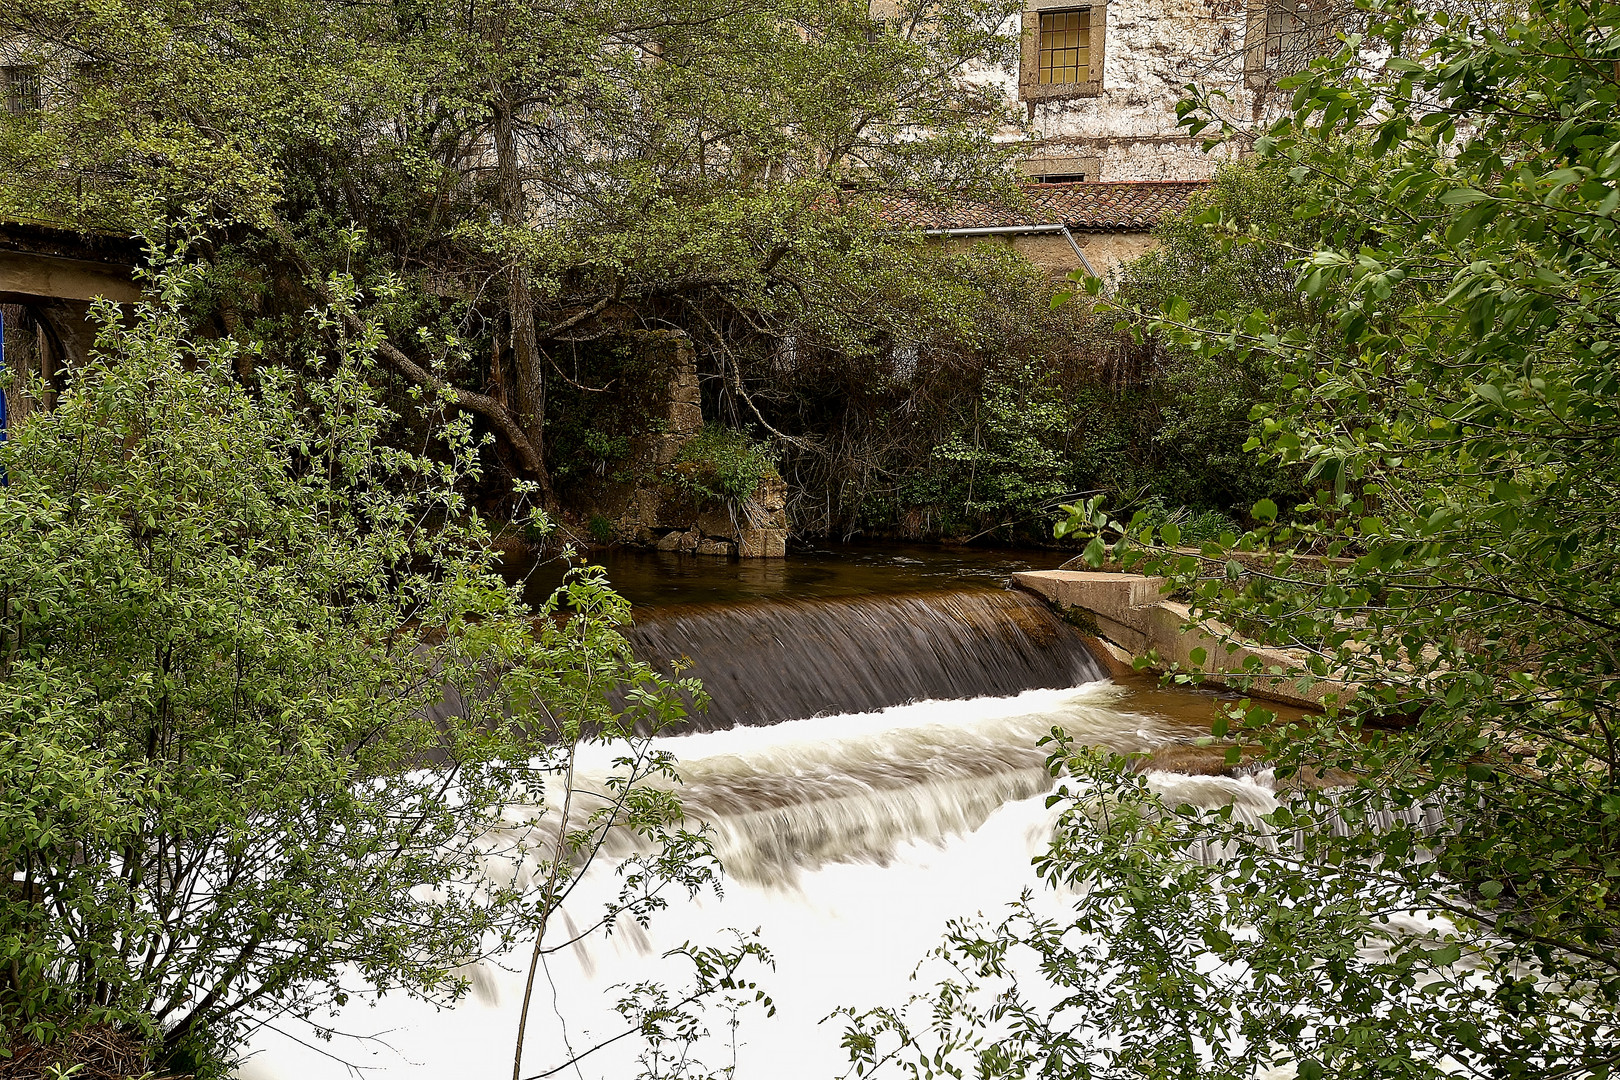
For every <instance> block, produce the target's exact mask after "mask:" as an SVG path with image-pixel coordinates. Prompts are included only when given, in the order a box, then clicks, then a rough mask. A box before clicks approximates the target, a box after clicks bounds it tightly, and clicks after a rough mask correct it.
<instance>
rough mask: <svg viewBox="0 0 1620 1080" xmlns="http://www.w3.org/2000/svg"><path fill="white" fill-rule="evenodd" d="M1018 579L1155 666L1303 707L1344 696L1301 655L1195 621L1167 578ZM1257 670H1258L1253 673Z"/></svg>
mask: <svg viewBox="0 0 1620 1080" xmlns="http://www.w3.org/2000/svg"><path fill="white" fill-rule="evenodd" d="M1013 584H1015V585H1017V586H1018V587H1020V588H1023V589H1028V590H1029V591H1031V592H1034V593H1036V594H1038V595H1040V596H1043V597H1045V598H1046V599H1047V600H1048V601H1049V602H1051V603H1052V604H1053V605H1054V606H1056V607H1057V608H1059V609H1060V610H1062V611H1065V612H1066V613H1069V614H1070V615H1071V617H1078V621H1080V622H1081V623H1082V624H1083V625H1085V626H1086V628H1087V629H1094V630H1095V632H1096V634H1097V636H1098V637H1100V638H1102V639H1103V640H1104V641H1105V642H1108V643H1109V644H1111V645H1113V646H1115V647H1116V648H1118V649H1120V650H1122V652H1123V653H1124V654H1128V655H1129V656H1130V657H1133V658H1135V657H1147V658H1148V659H1149V661H1150V663H1151V665H1152V666H1154V667H1158V668H1161V669H1168V668H1172V667H1173V668H1176V669H1179V670H1182V671H1188V672H1202V673H1203V675H1204V680H1205V681H1206V682H1210V683H1216V684H1219V685H1227V686H1233V687H1234V688H1236V689H1241V690H1242V691H1243V692H1245V693H1247V694H1250V695H1252V696H1254V697H1258V698H1265V699H1267V700H1270V701H1279V702H1283V703H1285V704H1288V705H1297V706H1300V707H1302V708H1307V709H1310V708H1321V707H1322V705H1323V704H1325V703H1327V702H1329V701H1331V700H1332V699H1333V698H1335V697H1337V698H1340V699H1342V698H1344V697H1345V696H1347V695H1346V691H1347V690H1348V689H1349V686H1348V684H1346V683H1345V682H1343V681H1340V680H1335V679H1320V678H1314V677H1311V676H1309V675H1308V673H1307V670H1306V667H1305V657H1304V655H1303V654H1301V653H1296V652H1291V651H1287V650H1282V649H1268V648H1263V647H1261V646H1259V645H1254V644H1251V643H1247V642H1244V641H1243V640H1242V639H1240V638H1239V637H1238V635H1237V634H1235V633H1234V632H1233V631H1232V630H1231V629H1230V628H1229V627H1225V626H1223V625H1221V624H1219V623H1216V622H1213V621H1210V620H1202V621H1200V620H1195V619H1193V617H1192V613H1191V611H1190V610H1189V609H1188V607H1187V605H1186V604H1180V603H1177V602H1175V601H1173V600H1170V599H1168V598H1166V597H1165V595H1164V587H1165V579H1164V578H1162V577H1148V576H1146V575H1143V574H1119V573H1112V572H1108V571H1097V570H1031V571H1025V572H1023V573H1018V574H1014V575H1013ZM1257 672H1258V674H1256V673H1257Z"/></svg>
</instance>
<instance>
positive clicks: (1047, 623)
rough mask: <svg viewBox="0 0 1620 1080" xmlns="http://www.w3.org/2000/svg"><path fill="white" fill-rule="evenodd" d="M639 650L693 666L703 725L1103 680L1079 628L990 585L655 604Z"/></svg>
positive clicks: (644, 621) (643, 621)
mask: <svg viewBox="0 0 1620 1080" xmlns="http://www.w3.org/2000/svg"><path fill="white" fill-rule="evenodd" d="M628 636H629V638H630V642H631V645H632V647H633V648H634V649H635V651H636V655H637V656H639V657H641V658H642V659H644V660H649V661H652V662H655V663H659V664H660V665H661V666H664V667H665V668H666V670H667V667H668V664H669V662H670V661H672V660H675V659H678V658H685V659H686V660H689V661H690V662H691V668H690V670H689V671H688V674H691V675H695V676H696V677H698V678H699V679H701V680H702V681H703V687H704V689H705V690H706V691H707V692H708V694H709V696H710V698H711V699H712V703H711V705H710V706H709V709H708V712H707V713H706V714H704V715H702V716H700V717H698V718H697V719H696V720H695V721H694V723H693V726H694V727H696V728H698V729H700V730H713V729H717V728H726V727H732V726H734V725H739V724H748V725H753V724H770V723H776V722H779V721H782V720H797V719H802V718H804V717H808V716H815V715H817V714H818V713H846V712H847V713H855V712H870V711H872V710H874V709H881V708H885V707H887V706H891V705H901V704H904V703H906V702H908V701H925V700H948V699H962V698H973V697H988V696H1005V695H1009V694H1016V693H1018V692H1020V691H1023V690H1035V689H1055V688H1058V687H1065V686H1076V685H1079V684H1081V683H1085V682H1090V681H1093V680H1095V679H1100V678H1102V677H1103V671H1102V668H1101V667H1100V665H1099V664H1098V662H1097V660H1096V658H1095V657H1094V656H1092V654H1091V652H1090V651H1089V650H1088V649H1087V647H1086V643H1085V640H1084V638H1083V637H1082V636H1081V635H1080V633H1079V631H1077V630H1076V629H1075V628H1073V627H1071V626H1069V625H1068V624H1067V623H1065V622H1063V620H1061V619H1059V618H1058V617H1057V616H1056V615H1054V614H1053V613H1052V611H1051V610H1050V609H1049V608H1048V607H1047V606H1046V605H1045V604H1044V603H1042V602H1041V601H1040V600H1037V599H1036V598H1034V597H1033V596H1030V595H1029V594H1027V593H1023V592H1017V591H1010V590H993V589H984V588H972V589H951V590H937V591H931V592H916V593H909V594H901V595H893V596H842V597H828V598H821V599H814V600H808V599H779V600H764V601H756V602H753V603H747V604H694V605H686V606H679V607H661V608H654V609H652V610H651V611H650V612H649V613H648V614H646V615H644V616H639V617H638V620H637V624H636V626H635V627H634V628H633V629H632V630H631V631H630V632H629V635H628Z"/></svg>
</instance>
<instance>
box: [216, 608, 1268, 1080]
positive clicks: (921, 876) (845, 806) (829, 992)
mask: <svg viewBox="0 0 1620 1080" xmlns="http://www.w3.org/2000/svg"><path fill="white" fill-rule="evenodd" d="M932 610H935V611H937V610H939V609H938V608H937V607H933V608H932ZM1065 629H1067V628H1065ZM1054 727H1062V728H1063V729H1065V730H1066V731H1067V732H1068V733H1069V734H1070V735H1071V736H1073V737H1075V738H1076V739H1077V740H1078V741H1082V742H1086V743H1090V744H1092V745H1099V746H1106V747H1109V748H1111V749H1113V750H1116V751H1119V752H1122V753H1142V754H1145V755H1148V756H1146V757H1144V758H1143V759H1142V767H1143V768H1144V769H1145V770H1147V772H1148V776H1149V778H1150V782H1152V783H1154V786H1155V787H1163V788H1164V789H1165V790H1166V792H1167V794H1171V795H1173V797H1175V798H1179V799H1191V800H1194V801H1201V800H1203V799H1205V798H1207V799H1208V800H1209V801H1210V802H1211V804H1212V805H1213V804H1214V803H1215V802H1218V801H1219V800H1222V799H1226V798H1229V797H1230V791H1229V790H1228V789H1230V788H1231V786H1232V785H1233V784H1234V783H1236V784H1240V785H1242V787H1243V789H1244V790H1246V791H1252V792H1253V793H1254V795H1255V796H1257V797H1258V798H1260V799H1261V800H1264V799H1265V798H1267V797H1269V792H1268V791H1265V790H1262V789H1264V788H1265V785H1266V779H1265V778H1264V777H1243V778H1233V777H1229V776H1222V775H1213V774H1214V773H1216V772H1217V771H1218V770H1219V768H1220V766H1219V764H1218V758H1219V757H1220V752H1219V751H1218V750H1217V751H1213V752H1211V753H1208V754H1205V755H1204V756H1203V758H1199V754H1198V750H1199V748H1198V747H1196V746H1195V740H1196V737H1197V736H1198V735H1200V734H1201V733H1202V732H1201V731H1200V730H1199V729H1198V728H1196V727H1194V726H1191V725H1187V724H1184V723H1179V722H1176V721H1172V720H1169V719H1167V718H1165V717H1164V716H1162V715H1158V714H1155V713H1152V712H1148V711H1138V710H1137V709H1135V708H1133V707H1132V694H1131V692H1130V691H1129V690H1127V689H1125V688H1122V687H1120V686H1117V685H1115V684H1113V683H1109V682H1106V681H1098V680H1093V681H1090V682H1086V683H1084V684H1082V685H1079V686H1069V687H1064V688H1060V689H1034V690H1027V691H1024V692H1023V693H1019V694H1016V695H1011V696H1006V695H1002V696H981V697H972V698H966V699H962V700H951V701H932V700H930V701H921V702H915V703H911V704H906V705H899V706H891V707H889V708H886V709H881V710H873V711H866V712H852V713H844V714H840V715H833V716H820V717H815V718H812V719H804V720H796V721H790V722H785V723H780V724H775V725H770V726H754V727H737V728H732V729H729V730H714V731H706V732H696V733H692V734H688V735H683V736H672V737H668V738H663V739H660V740H658V743H659V745H660V746H661V747H662V748H664V749H668V750H670V751H671V752H673V753H674V754H675V755H676V757H677V759H678V760H679V763H680V764H679V771H680V774H681V777H682V780H683V783H682V786H681V797H682V801H683V804H684V806H685V808H686V812H687V813H688V815H689V816H690V817H691V818H693V819H694V820H695V821H700V822H702V823H704V824H706V825H708V826H709V827H710V829H711V830H712V831H713V834H714V836H715V841H716V848H717V851H718V853H719V855H720V857H721V860H722V862H723V863H724V865H725V866H726V867H727V871H728V880H727V882H726V887H725V891H724V895H723V897H716V896H713V895H707V896H703V897H700V898H699V899H698V900H697V901H695V902H687V901H686V899H685V897H684V895H683V896H681V897H680V898H679V899H677V900H675V902H674V903H673V904H672V906H671V908H670V909H669V910H667V911H664V912H661V913H659V914H658V915H657V916H655V917H654V919H653V920H652V923H651V925H650V927H648V928H647V929H646V930H642V929H641V928H640V927H637V926H635V925H634V924H633V923H632V924H629V925H626V926H624V927H621V928H620V929H619V930H618V932H616V933H615V934H614V935H613V936H612V937H610V938H606V939H603V938H596V939H594V940H592V941H590V942H589V943H588V944H583V945H580V946H578V947H574V948H570V949H568V950H567V951H564V952H562V953H559V954H556V955H554V956H552V957H551V958H550V960H549V961H548V963H547V965H546V966H545V969H544V971H543V972H542V977H541V983H542V990H541V993H540V995H539V999H540V1000H541V1001H542V1002H543V1007H542V1008H540V1009H539V1010H538V1011H537V1012H536V1013H531V1016H530V1024H531V1031H532V1032H533V1036H532V1041H531V1042H530V1043H529V1050H528V1051H527V1053H526V1055H525V1060H526V1062H528V1063H529V1064H528V1065H527V1066H526V1067H525V1075H531V1074H534V1073H539V1072H542V1071H544V1069H545V1068H549V1067H550V1066H551V1065H554V1064H556V1062H557V1061H558V1059H560V1058H561V1057H563V1056H564V1051H563V1047H564V1046H565V1045H572V1046H574V1047H575V1048H576V1049H578V1048H579V1047H580V1046H581V1045H590V1044H591V1043H592V1042H594V1041H596V1040H598V1039H600V1038H603V1037H605V1036H607V1035H610V1034H612V1033H614V1032H615V1031H617V1030H618V1029H619V1027H620V1025H621V1022H620V1021H619V1019H618V1017H617V1016H615V1015H614V1014H613V1013H612V1011H611V1004H612V1002H613V1000H614V999H615V998H616V997H617V996H618V994H619V993H620V992H621V991H620V990H618V989H615V988H616V987H622V986H623V985H625V984H630V983H634V982H639V981H642V980H646V979H670V980H674V979H676V978H678V976H679V971H678V970H676V969H671V968H670V967H669V966H668V965H667V964H665V963H664V962H663V961H662V960H661V957H662V955H663V954H664V953H665V952H667V951H668V950H670V949H672V948H675V947H677V946H679V945H680V944H681V943H682V942H686V941H691V942H694V943H715V942H717V941H719V940H722V939H723V936H724V934H725V932H726V929H727V928H737V929H740V930H744V931H751V930H753V929H755V928H758V929H759V932H760V936H761V940H762V941H763V943H764V944H765V945H766V946H767V947H768V948H770V949H771V950H772V951H773V953H774V954H775V956H776V965H777V966H776V970H775V972H774V973H773V972H769V971H766V972H762V973H760V974H759V976H758V977H759V979H760V981H761V983H762V984H763V985H764V986H765V988H766V989H767V990H768V991H769V992H770V994H771V995H772V997H773V998H774V999H775V1001H776V1005H777V1011H776V1014H775V1015H774V1016H770V1017H766V1016H764V1015H763V1014H760V1013H758V1012H757V1011H756V1012H754V1013H749V1014H746V1015H745V1016H744V1018H743V1020H742V1026H741V1027H740V1028H739V1030H738V1034H737V1039H738V1046H737V1049H736V1054H737V1064H738V1071H737V1075H738V1076H771V1077H773V1078H776V1077H780V1078H784V1080H791V1078H804V1080H811V1078H815V1080H829V1078H831V1077H835V1076H838V1075H840V1074H841V1073H842V1072H843V1071H844V1070H843V1068H842V1067H841V1064H840V1063H841V1062H842V1060H843V1056H842V1052H841V1050H840V1049H839V1045H838V1040H839V1026H838V1024H837V1023H836V1022H833V1023H825V1024H824V1023H822V1022H821V1021H822V1020H823V1018H824V1017H826V1016H827V1015H828V1014H829V1013H830V1012H831V1011H832V1010H833V1009H834V1008H836V1007H838V1006H840V1005H859V1006H863V1007H867V1006H872V1005H876V1004H885V1003H898V1002H902V1001H904V1000H905V998H906V997H907V996H908V995H909V994H911V993H913V992H915V990H916V989H917V987H915V986H914V985H912V984H911V983H910V982H909V981H908V976H909V974H910V972H911V970H912V968H913V966H914V965H915V964H916V963H917V962H918V961H919V960H921V959H922V958H923V956H924V955H925V954H926V953H927V952H928V950H929V949H931V948H933V947H934V946H935V945H937V944H938V943H939V940H940V938H941V935H942V934H943V931H944V927H945V924H946V922H947V920H949V919H951V918H953V917H958V916H964V915H973V914H975V913H983V914H986V915H991V916H993V915H994V914H995V913H996V912H997V911H999V910H1000V909H1001V908H1002V907H1003V905H1005V904H1006V903H1007V902H1009V901H1011V900H1012V899H1014V898H1015V897H1016V896H1017V895H1018V893H1019V891H1020V890H1021V889H1023V888H1025V887H1035V886H1036V881H1035V878H1034V875H1033V872H1032V870H1031V866H1030V860H1031V859H1032V858H1033V857H1034V856H1035V855H1037V854H1039V853H1040V852H1041V851H1042V850H1043V848H1044V845H1045V843H1046V841H1047V838H1048V836H1049V835H1050V829H1051V823H1052V815H1053V814H1054V813H1055V812H1056V811H1054V810H1049V809H1047V807H1046V806H1045V801H1044V798H1043V797H1042V796H1043V795H1044V793H1045V792H1046V791H1047V790H1049V786H1050V778H1049V777H1048V775H1047V772H1046V768H1045V757H1046V751H1045V750H1044V749H1043V748H1041V747H1040V746H1039V745H1038V743H1039V741H1040V740H1041V739H1042V738H1043V737H1044V736H1046V735H1047V734H1049V733H1050V731H1051V729H1052V728H1054ZM610 756H611V755H610V754H608V753H606V752H598V753H595V754H593V755H590V756H588V757H587V758H582V760H581V766H582V775H581V778H580V786H581V787H582V788H589V787H590V786H592V785H593V784H596V783H600V780H599V778H600V777H601V776H602V775H604V774H605V773H606V771H607V770H608V769H609V768H610V767H611V761H610ZM1195 761H1196V762H1201V764H1198V763H1195ZM1159 764H1173V767H1174V768H1175V769H1178V770H1181V769H1197V770H1199V771H1202V772H1205V773H1209V774H1211V775H1192V774H1191V773H1189V772H1181V771H1177V772H1167V771H1165V770H1164V769H1161V768H1159V767H1158V765H1159ZM593 774H594V776H595V777H597V778H598V779H595V780H593V778H592V777H593ZM547 819H548V815H547V814H546V812H545V810H544V809H543V808H538V807H516V806H515V807H512V808H511V810H510V812H509V813H508V815H507V818H506V825H505V829H504V830H503V831H504V832H506V833H507V834H508V835H505V836H497V837H492V839H491V847H492V848H493V849H499V850H502V851H510V850H514V849H516V848H517V847H518V846H520V841H522V840H523V839H525V838H526V837H527V838H529V839H530V841H531V842H530V843H529V844H528V846H529V848H530V849H531V850H532V849H533V848H534V847H536V846H537V845H535V844H534V843H533V842H532V839H533V837H532V833H531V832H530V830H533V829H536V828H541V829H547V828H555V821H554V815H552V817H551V820H550V824H549V826H548V824H547ZM538 846H539V847H541V848H542V849H544V847H545V845H544V844H541V845H538ZM609 863H611V860H609ZM512 872H513V874H514V877H520V876H521V875H522V874H523V873H525V869H524V867H522V866H514V867H513V869H512ZM618 885H619V879H618V878H617V876H616V875H615V874H614V872H613V869H612V866H611V865H601V866H598V867H595V868H593V869H592V870H591V871H590V872H589V873H588V874H587V875H586V876H585V878H584V879H583V880H582V882H581V888H580V890H579V892H578V894H577V895H576V896H575V897H574V898H572V899H571V901H570V906H569V907H568V908H566V909H565V911H566V912H567V913H568V915H567V918H568V919H569V920H571V923H570V924H569V925H581V926H583V925H589V923H590V922H591V921H592V920H593V919H594V918H595V917H596V915H595V913H596V912H599V911H600V910H601V908H600V904H601V903H602V902H603V901H604V900H606V899H607V898H608V897H609V896H611V895H612V894H613V893H614V892H615V891H616V890H617V888H618ZM564 936H565V937H566V935H564ZM526 957H527V948H526V947H522V946H520V948H519V949H518V950H517V952H516V953H514V954H512V955H511V956H509V957H507V959H506V960H505V961H504V962H503V963H502V964H492V963H484V964H480V965H477V966H476V967H474V968H473V969H471V970H469V971H468V972H467V974H468V975H469V978H470V981H471V982H472V984H473V990H474V992H473V993H472V994H471V995H469V996H468V998H466V999H465V1000H463V1001H462V1002H461V1003H459V1004H458V1005H457V1006H456V1007H455V1008H453V1009H450V1010H447V1011H442V1012H441V1011H437V1010H435V1009H434V1008H433V1007H432V1006H429V1005H426V1004H423V1003H420V1002H414V1001H409V1000H405V999H401V998H398V997H397V996H391V997H388V998H385V999H383V1000H382V1001H380V1002H376V1003H373V1002H370V1001H366V1000H365V999H364V998H363V997H361V996H357V997H356V998H355V1000H354V1001H352V1002H351V1003H350V1004H349V1005H348V1006H346V1007H345V1008H344V1009H343V1010H341V1011H340V1012H339V1013H338V1014H337V1015H336V1016H332V1017H327V1018H320V1019H319V1022H320V1023H321V1024H323V1025H327V1026H329V1027H330V1028H332V1029H335V1030H336V1031H337V1032H339V1033H340V1034H339V1035H337V1036H335V1037H334V1039H333V1041H332V1042H331V1043H330V1044H321V1045H320V1046H319V1048H318V1049H312V1048H311V1047H310V1046H306V1045H305V1044H307V1043H310V1042H311V1040H310V1039H309V1037H308V1032H307V1031H304V1032H302V1033H300V1031H299V1029H298V1028H297V1027H296V1025H294V1024H292V1023H291V1022H286V1021H275V1022H272V1023H271V1024H270V1025H267V1026H266V1027H265V1028H263V1029H261V1030H260V1031H259V1032H258V1033H257V1034H256V1035H255V1037H254V1040H253V1047H254V1049H255V1050H257V1051H259V1053H258V1054H257V1056H255V1057H254V1058H253V1059H251V1060H250V1061H248V1062H247V1063H246V1064H245V1065H244V1066H243V1067H242V1068H241V1070H240V1072H239V1076H240V1078H241V1080H328V1078H330V1080H340V1078H344V1077H348V1076H350V1075H352V1073H350V1072H349V1071H348V1070H347V1067H346V1065H345V1064H340V1062H344V1063H349V1064H354V1065H358V1066H360V1067H362V1068H365V1069H368V1070H369V1069H374V1070H376V1071H375V1072H374V1073H371V1074H370V1075H373V1076H377V1077H384V1078H386V1080H406V1078H411V1080H415V1078H422V1080H427V1078H430V1077H431V1078H439V1077H447V1076H468V1077H473V1076H498V1075H504V1074H509V1072H510V1069H511V1059H510V1054H511V1040H512V1035H513V1032H514V1030H515V1028H516V1011H517V1007H518V1002H519V1000H520V999H521V996H522V982H523V976H522V974H521V972H520V971H519V970H517V969H519V968H521V966H522V964H523V963H524V962H525V960H526ZM722 1027H723V1025H721V1024H720V1023H719V1021H718V1020H717V1021H716V1023H715V1033H716V1034H717V1035H718V1036H720V1043H721V1044H723V1043H725V1039H726V1033H725V1032H724V1031H723V1030H720V1029H721V1028H722ZM341 1033H349V1034H347V1035H345V1034H341ZM356 1034H363V1035H366V1036H368V1037H367V1038H355V1037H352V1036H353V1035H356ZM632 1041H633V1040H626V1041H625V1043H624V1044H622V1046H621V1047H616V1048H615V1051H614V1052H612V1053H608V1052H605V1053H603V1054H602V1055H598V1056H596V1057H593V1058H591V1059H590V1060H589V1061H588V1062H587V1063H585V1064H584V1065H582V1066H581V1069H580V1070H579V1071H578V1072H576V1071H574V1070H572V1069H570V1070H569V1071H568V1072H567V1073H566V1075H569V1076H577V1077H584V1078H588V1080H596V1078H607V1080H616V1078H618V1077H622V1076H633V1075H635V1064H634V1057H633V1053H632V1048H631V1046H630V1044H631V1042H632ZM619 1050H622V1051H623V1053H619V1054H618V1056H616V1057H615V1056H613V1055H614V1053H618V1052H619ZM700 1050H701V1052H703V1053H706V1054H708V1055H709V1056H708V1057H705V1060H706V1061H708V1062H709V1064H711V1065H714V1064H716V1063H717V1062H716V1060H711V1059H713V1058H714V1057H715V1055H720V1056H721V1057H724V1056H725V1055H728V1054H729V1053H730V1052H731V1051H730V1049H729V1047H726V1046H723V1045H717V1046H709V1047H707V1048H706V1049H703V1048H700ZM328 1055H331V1056H328ZM719 1063H720V1064H723V1063H724V1062H723V1061H722V1062H719Z"/></svg>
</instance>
